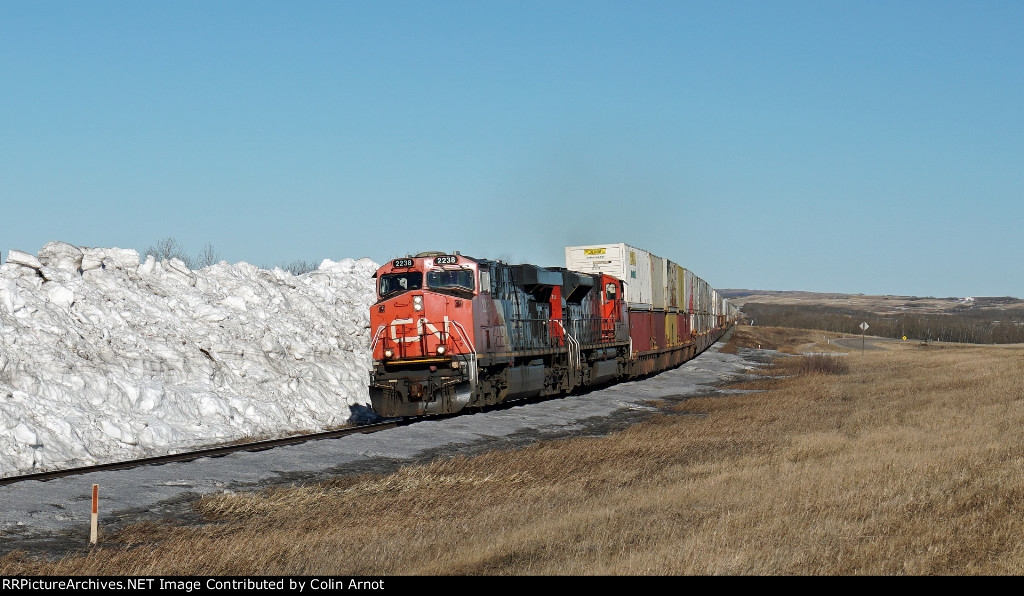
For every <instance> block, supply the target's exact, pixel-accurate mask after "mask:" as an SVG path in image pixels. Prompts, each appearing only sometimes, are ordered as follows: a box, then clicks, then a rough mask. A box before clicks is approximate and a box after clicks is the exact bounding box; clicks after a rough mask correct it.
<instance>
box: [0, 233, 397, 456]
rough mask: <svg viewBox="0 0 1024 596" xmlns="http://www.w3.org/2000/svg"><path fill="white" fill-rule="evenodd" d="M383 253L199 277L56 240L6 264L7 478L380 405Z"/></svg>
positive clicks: (0, 296)
mask: <svg viewBox="0 0 1024 596" xmlns="http://www.w3.org/2000/svg"><path fill="white" fill-rule="evenodd" d="M376 269H377V264H376V263H374V262H373V261H371V260H370V259H359V260H357V261H355V260H352V259H343V260H341V261H339V262H334V261H331V260H324V261H323V263H322V264H321V265H320V268H319V269H318V270H316V271H313V272H310V273H307V274H304V275H299V276H295V275H292V274H291V273H288V272H285V271H282V270H280V269H274V270H273V271H268V270H265V269H259V268H257V267H255V266H253V265H250V264H248V263H238V264H236V265H229V264H227V263H225V262H223V261H222V262H221V263H219V264H217V265H212V266H210V267H206V268H204V269H201V270H198V271H190V270H189V268H188V267H187V266H186V265H185V264H184V263H182V262H181V261H179V260H178V259H171V260H169V261H166V260H165V261H156V260H155V259H154V258H153V257H152V256H148V257H147V258H146V260H145V262H143V263H141V264H140V262H139V254H138V253H137V252H136V251H134V250H130V249H118V248H87V247H77V246H73V245H71V244H67V243H63V242H51V243H49V244H47V245H46V246H44V247H43V248H42V249H41V250H40V251H39V254H38V255H31V254H28V253H25V252H21V251H17V250H12V251H10V252H9V254H8V259H7V262H6V263H5V264H4V265H3V266H0V429H2V433H0V476H11V475H16V474H21V473H28V472H32V471H42V470H51V469H60V468H67V467H74V466H79V465H88V464H94V463H102V462H110V461H118V460H124V459H132V458H135V457H142V456H149V455H156V454H161V453H169V452H173V451H180V450H183V449H185V448H190V447H196V446H200V445H208V444H212V443H218V442H223V441H228V440H235V439H241V438H245V437H264V436H268V435H273V436H278V435H285V434H291V433H295V432H305V431H312V430H319V429H323V428H327V427H331V426H336V425H340V424H343V423H345V422H347V421H349V419H350V417H351V416H352V415H353V410H356V411H360V409H359V408H358V407H357V406H364V407H365V406H366V404H367V403H368V397H367V390H366V385H367V374H368V370H369V367H370V355H369V345H368V344H369V330H368V329H367V327H368V326H369V308H370V305H371V304H372V303H373V301H374V286H373V280H372V279H371V276H372V275H373V272H374V271H375V270H376Z"/></svg>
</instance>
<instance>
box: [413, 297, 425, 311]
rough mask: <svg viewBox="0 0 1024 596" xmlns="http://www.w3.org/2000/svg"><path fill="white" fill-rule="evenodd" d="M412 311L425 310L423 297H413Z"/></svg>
mask: <svg viewBox="0 0 1024 596" xmlns="http://www.w3.org/2000/svg"><path fill="white" fill-rule="evenodd" d="M412 309H413V310H423V296H413V297H412Z"/></svg>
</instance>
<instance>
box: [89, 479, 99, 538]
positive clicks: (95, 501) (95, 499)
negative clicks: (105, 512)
mask: <svg viewBox="0 0 1024 596" xmlns="http://www.w3.org/2000/svg"><path fill="white" fill-rule="evenodd" d="M99 500H100V485H98V484H94V485H92V528H91V530H90V532H89V544H96V539H97V537H98V536H97V534H99V511H100V510H99Z"/></svg>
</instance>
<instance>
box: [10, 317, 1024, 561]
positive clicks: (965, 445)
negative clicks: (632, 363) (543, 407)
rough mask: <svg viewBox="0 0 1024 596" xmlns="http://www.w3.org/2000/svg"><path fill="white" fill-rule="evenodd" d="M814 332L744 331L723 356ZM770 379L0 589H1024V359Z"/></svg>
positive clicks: (352, 484) (206, 528)
mask: <svg viewBox="0 0 1024 596" xmlns="http://www.w3.org/2000/svg"><path fill="white" fill-rule="evenodd" d="M821 337H822V334H821V333H820V332H804V331H793V330H781V329H772V328H764V327H756V328H748V327H745V328H740V329H739V330H738V331H737V333H736V334H734V336H733V340H732V341H733V342H734V345H733V346H732V347H731V348H728V349H734V348H735V344H741V345H747V346H756V345H758V344H760V345H762V346H764V347H769V346H771V347H776V348H782V349H786V350H788V351H791V352H796V353H800V352H801V351H806V348H807V346H808V344H809V343H810V342H815V341H817V340H820V339H821ZM728 349H727V351H728ZM828 350H832V351H842V350H839V349H838V348H835V346H828ZM816 359H817V362H815V360H816ZM824 360H828V361H830V362H831V364H828V363H824ZM773 374H774V375H776V377H775V378H770V379H769V378H757V379H752V380H751V381H749V382H747V383H745V384H742V385H739V386H738V387H739V388H745V389H756V390H761V391H752V392H747V393H742V394H729V395H718V396H706V397H699V398H694V399H690V400H687V401H684V402H681V403H679V404H676V405H675V406H674V409H675V411H671V410H666V412H665V413H664V414H663V415H659V416H657V417H656V418H653V419H651V420H650V421H648V422H646V423H643V424H639V425H636V426H633V427H630V428H629V429H627V430H625V431H622V432H619V433H616V434H613V435H610V436H607V437H603V438H589V437H588V438H574V439H566V440H559V441H551V442H544V443H539V444H536V445H533V446H531V447H528V448H525V449H520V450H516V451H495V452H491V453H487V454H485V455H482V456H479V457H473V458H455V459H444V460H438V461H435V462H433V463H431V464H429V465H422V466H409V467H406V468H402V469H401V470H399V471H398V472H396V473H395V474H392V475H388V476H362V477H349V478H338V479H336V480H335V481H332V482H328V483H325V484H320V485H311V486H301V487H295V488H291V489H279V490H273V491H270V492H265V493H251V494H232V495H229V494H223V495H216V496H211V497H207V498H204V499H203V500H201V501H199V502H198V503H197V505H196V507H197V509H198V510H199V511H200V512H201V513H202V514H203V515H204V516H205V518H206V519H208V520H209V522H210V523H208V524H206V525H202V526H199V527H179V526H177V525H175V524H173V523H171V522H167V523H160V524H154V523H148V524H143V525H140V526H136V527H132V528H129V529H126V530H124V531H122V532H121V533H119V534H117V535H113V536H106V537H104V540H103V544H101V545H100V546H99V547H97V548H94V549H92V550H91V551H89V552H88V553H86V554H82V555H75V556H71V557H68V558H66V559H63V560H60V561H54V562H46V561H40V560H35V559H32V558H29V557H26V556H24V555H20V554H12V555H8V556H6V557H4V558H2V559H0V575H5V576H7V575H12V574H16V573H31V574H115V575H120V574H166V575H195V574H261V573H267V574H300V575H311V574H317V575H378V574H393V575H405V574H423V575H426V574H487V575H490V574H495V575H497V574H540V575H562V574H572V575H586V574H627V575H646V574H762V575H767V574H773V575H774V574H824V575H838V574H885V575H897V574H957V575H959V574H1013V575H1016V574H1020V573H1022V572H1024V538H1022V536H1024V444H1022V442H1021V440H1020V435H1021V433H1022V430H1024V346H1020V345H1014V346H968V345H963V346H943V347H935V346H932V347H928V348H921V347H919V346H918V345H917V344H916V343H915V344H912V345H906V344H898V345H893V346H892V347H891V349H887V350H877V351H868V352H866V353H865V354H861V353H860V352H859V351H854V352H852V353H851V354H849V355H846V356H832V357H828V356H825V357H820V356H818V357H806V356H795V357H791V358H785V359H784V360H783V361H782V362H781V363H780V365H779V366H777V367H776V368H775V369H774V370H773ZM666 408H668V406H666Z"/></svg>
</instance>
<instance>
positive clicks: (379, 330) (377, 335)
mask: <svg viewBox="0 0 1024 596" xmlns="http://www.w3.org/2000/svg"><path fill="white" fill-rule="evenodd" d="M385 329H387V325H381V326H380V327H377V332H376V333H374V334H373V342H371V343H370V359H371V360H372V359H373V351H374V350H375V349H377V340H378V339H380V334H381V333H384V330H385Z"/></svg>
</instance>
